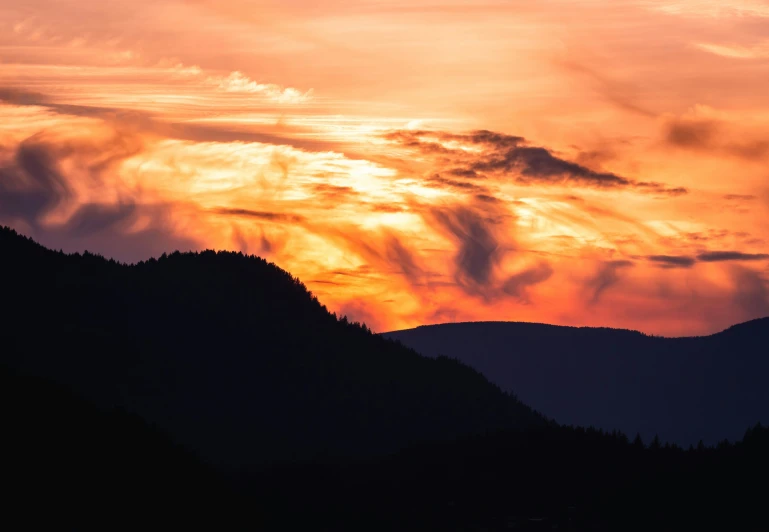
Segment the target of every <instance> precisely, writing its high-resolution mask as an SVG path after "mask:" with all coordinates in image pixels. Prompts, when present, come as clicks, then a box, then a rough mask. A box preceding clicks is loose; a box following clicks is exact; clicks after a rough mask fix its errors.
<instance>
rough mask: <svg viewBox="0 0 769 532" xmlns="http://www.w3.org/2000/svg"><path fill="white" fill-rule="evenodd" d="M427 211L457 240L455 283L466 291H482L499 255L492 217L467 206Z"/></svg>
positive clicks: (492, 278) (474, 292)
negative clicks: (487, 216)
mask: <svg viewBox="0 0 769 532" xmlns="http://www.w3.org/2000/svg"><path fill="white" fill-rule="evenodd" d="M430 214H431V217H432V219H433V220H434V221H435V222H436V223H437V224H438V226H439V228H440V229H441V230H443V231H444V232H447V233H448V234H449V235H450V236H451V237H452V238H453V240H454V241H455V242H456V243H457V253H456V256H455V257H454V263H455V266H456V272H455V279H456V282H457V284H458V285H459V286H461V287H462V288H463V289H465V291H467V292H468V293H472V294H478V293H483V292H484V289H485V288H487V287H488V286H489V285H490V284H491V283H492V282H493V281H494V268H495V267H496V265H497V263H498V262H499V259H500V256H501V250H500V246H499V242H498V241H497V238H496V236H495V235H494V230H493V228H492V226H493V221H491V220H489V219H488V218H486V217H484V216H482V215H481V214H480V213H479V212H475V211H473V210H470V209H468V208H466V207H458V208H455V209H433V210H432V212H431V213H430Z"/></svg>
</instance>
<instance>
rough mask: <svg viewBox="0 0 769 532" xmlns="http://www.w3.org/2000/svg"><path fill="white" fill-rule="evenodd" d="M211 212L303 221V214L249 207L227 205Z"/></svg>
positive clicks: (262, 218) (260, 218)
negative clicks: (259, 209) (251, 208)
mask: <svg viewBox="0 0 769 532" xmlns="http://www.w3.org/2000/svg"><path fill="white" fill-rule="evenodd" d="M211 212H213V213H215V214H221V215H223V216H240V217H244V218H256V219H258V220H265V221H268V222H290V223H302V222H304V221H305V218H304V216H300V215H298V214H286V213H280V212H268V211H253V210H250V209H233V208H227V207H219V208H217V209H212V210H211Z"/></svg>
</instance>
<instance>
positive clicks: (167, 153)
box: [0, 0, 769, 335]
mask: <svg viewBox="0 0 769 532" xmlns="http://www.w3.org/2000/svg"><path fill="white" fill-rule="evenodd" d="M0 224H4V225H10V226H11V227H13V228H15V229H17V230H18V231H20V232H22V233H24V234H26V235H28V236H31V237H33V238H35V239H36V240H38V241H39V242H41V243H42V244H44V245H46V246H49V247H54V248H56V249H60V248H61V249H64V250H65V251H82V250H85V249H88V250H90V251H92V252H97V253H101V254H103V255H105V256H108V257H113V258H115V259H118V260H120V261H126V262H135V261H138V260H141V259H145V258H148V257H150V256H158V255H160V254H161V253H163V252H170V251H173V250H176V249H179V250H193V249H195V250H197V249H204V248H215V249H229V250H240V251H243V252H247V253H250V254H256V255H260V256H263V257H265V258H267V259H269V260H270V261H273V262H275V263H276V264H278V265H279V266H281V267H282V268H284V269H286V270H288V271H290V272H291V273H293V274H294V275H296V276H298V277H299V278H300V279H301V280H302V281H303V282H304V283H305V284H306V285H307V286H308V288H309V289H310V290H311V291H312V292H313V293H314V294H316V295H317V296H318V298H319V299H320V300H321V301H322V302H323V303H324V304H326V305H327V306H328V307H329V308H330V309H331V310H334V311H336V312H337V313H340V314H346V315H348V316H349V317H351V318H352V319H355V320H362V321H365V322H366V323H367V324H368V325H369V326H371V327H372V328H373V329H374V330H375V331H385V330H393V329H400V328H406V327H413V326H416V325H420V324H427V323H439V322H447V321H471V320H516V321H538V322H547V323H555V324H563V325H592V326H611V327H623V328H633V329H638V330H641V331H644V332H647V333H654V334H664V335H684V334H686V335H688V334H704V333H710V332H714V331H717V330H720V329H722V328H724V327H727V326H729V325H731V324H733V323H736V322H739V321H744V320H747V319H752V318H757V317H761V316H766V315H769V3H767V1H766V0H719V1H715V0H681V1H657V0H612V1H611V2H609V1H608V0H602V1H597V0H582V1H572V0H538V1H536V2H534V1H525V2H524V1H518V0H477V1H471V0H442V1H437V0H411V1H408V2H407V1H401V0H387V1H385V0H354V1H353V0H326V1H317V0H315V1H309V0H269V1H265V0H229V1H227V0H221V1H219V0H153V1H152V2H149V1H137V0H130V1H129V0H110V1H104V0H25V1H23V2H19V1H16V0H14V1H11V0H0Z"/></svg>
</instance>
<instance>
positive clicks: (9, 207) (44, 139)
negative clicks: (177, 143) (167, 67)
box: [0, 93, 198, 262]
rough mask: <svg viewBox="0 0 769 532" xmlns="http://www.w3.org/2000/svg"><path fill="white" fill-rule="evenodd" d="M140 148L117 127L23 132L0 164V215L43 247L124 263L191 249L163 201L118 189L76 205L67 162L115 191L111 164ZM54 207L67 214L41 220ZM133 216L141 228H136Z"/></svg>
mask: <svg viewBox="0 0 769 532" xmlns="http://www.w3.org/2000/svg"><path fill="white" fill-rule="evenodd" d="M5 96H6V97H7V96H8V94H7V93H6V94H5ZM139 149H141V143H140V142H138V141H137V140H136V139H135V138H134V137H133V136H132V135H131V134H129V133H123V132H120V131H117V130H116V131H114V132H113V134H112V136H109V137H107V138H103V139H91V140H88V141H83V140H78V141H73V140H63V139H59V138H57V137H55V136H53V135H50V134H48V135H46V134H36V135H34V136H32V137H29V138H27V139H25V140H24V141H22V142H21V143H20V144H19V145H18V147H17V148H16V150H15V153H13V156H12V157H11V159H10V161H9V162H8V163H6V165H5V166H3V167H1V168H0V222H1V223H5V224H8V225H10V226H12V227H16V228H17V229H19V230H22V231H23V232H25V233H29V234H30V236H31V237H33V238H35V239H36V240H38V241H39V242H40V243H42V244H44V245H46V246H48V247H52V248H56V249H63V250H65V251H68V252H75V251H85V250H89V251H92V252H96V253H101V254H104V255H106V256H108V257H112V258H115V259H117V260H121V261H124V262H135V261H138V260H141V259H146V258H149V257H150V256H153V255H159V254H161V253H163V252H167V251H169V250H173V249H179V250H190V249H197V247H198V246H197V243H196V242H195V241H193V240H191V239H188V238H183V237H179V236H176V235H175V232H174V230H173V228H172V224H170V223H169V215H168V210H169V208H170V206H169V205H163V204H146V203H142V202H141V201H140V198H139V196H138V193H135V192H131V191H120V199H119V200H118V201H117V202H115V203H112V204H111V203H94V202H89V203H83V204H78V198H77V197H76V194H75V192H74V189H73V186H72V182H73V181H72V180H73V179H76V178H75V177H73V176H71V175H67V174H65V172H64V171H63V168H73V169H74V170H75V171H76V172H77V174H76V175H77V179H82V178H83V176H84V175H85V176H87V178H88V179H89V180H90V182H89V185H92V186H94V187H97V188H104V187H110V188H112V189H113V190H117V187H116V186H115V185H114V183H112V181H111V179H112V178H111V171H112V170H113V169H114V168H115V167H116V166H117V165H118V164H119V163H120V162H121V161H123V160H125V159H126V158H127V157H130V156H131V155H132V154H134V153H136V152H137V150H139ZM65 163H66V164H65ZM59 208H61V209H63V210H64V209H66V210H67V211H70V212H72V214H71V215H70V216H69V218H68V219H67V220H66V221H63V222H59V223H48V222H47V221H46V220H45V218H46V216H47V215H48V214H49V213H51V212H52V211H54V210H56V209H59ZM140 215H141V217H142V220H143V224H142V228H141V229H139V230H135V229H134V225H135V222H136V220H137V219H138V217H139V216H140Z"/></svg>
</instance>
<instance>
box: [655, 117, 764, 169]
mask: <svg viewBox="0 0 769 532" xmlns="http://www.w3.org/2000/svg"><path fill="white" fill-rule="evenodd" d="M733 136H734V134H733V133H732V132H730V128H729V126H728V125H727V124H725V123H724V122H722V121H718V120H713V119H691V118H677V119H673V120H670V121H668V122H667V123H666V124H665V132H664V140H665V142H666V143H667V144H668V145H669V146H672V147H675V148H680V149H686V150H690V151H696V152H704V153H710V154H713V153H716V154H723V155H728V156H730V157H735V158H739V159H745V160H751V161H754V160H761V159H764V158H766V157H767V156H769V141H767V140H764V139H757V140H749V141H745V140H741V141H739V142H734V141H732V140H731V137H733ZM743 136H744V135H743Z"/></svg>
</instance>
